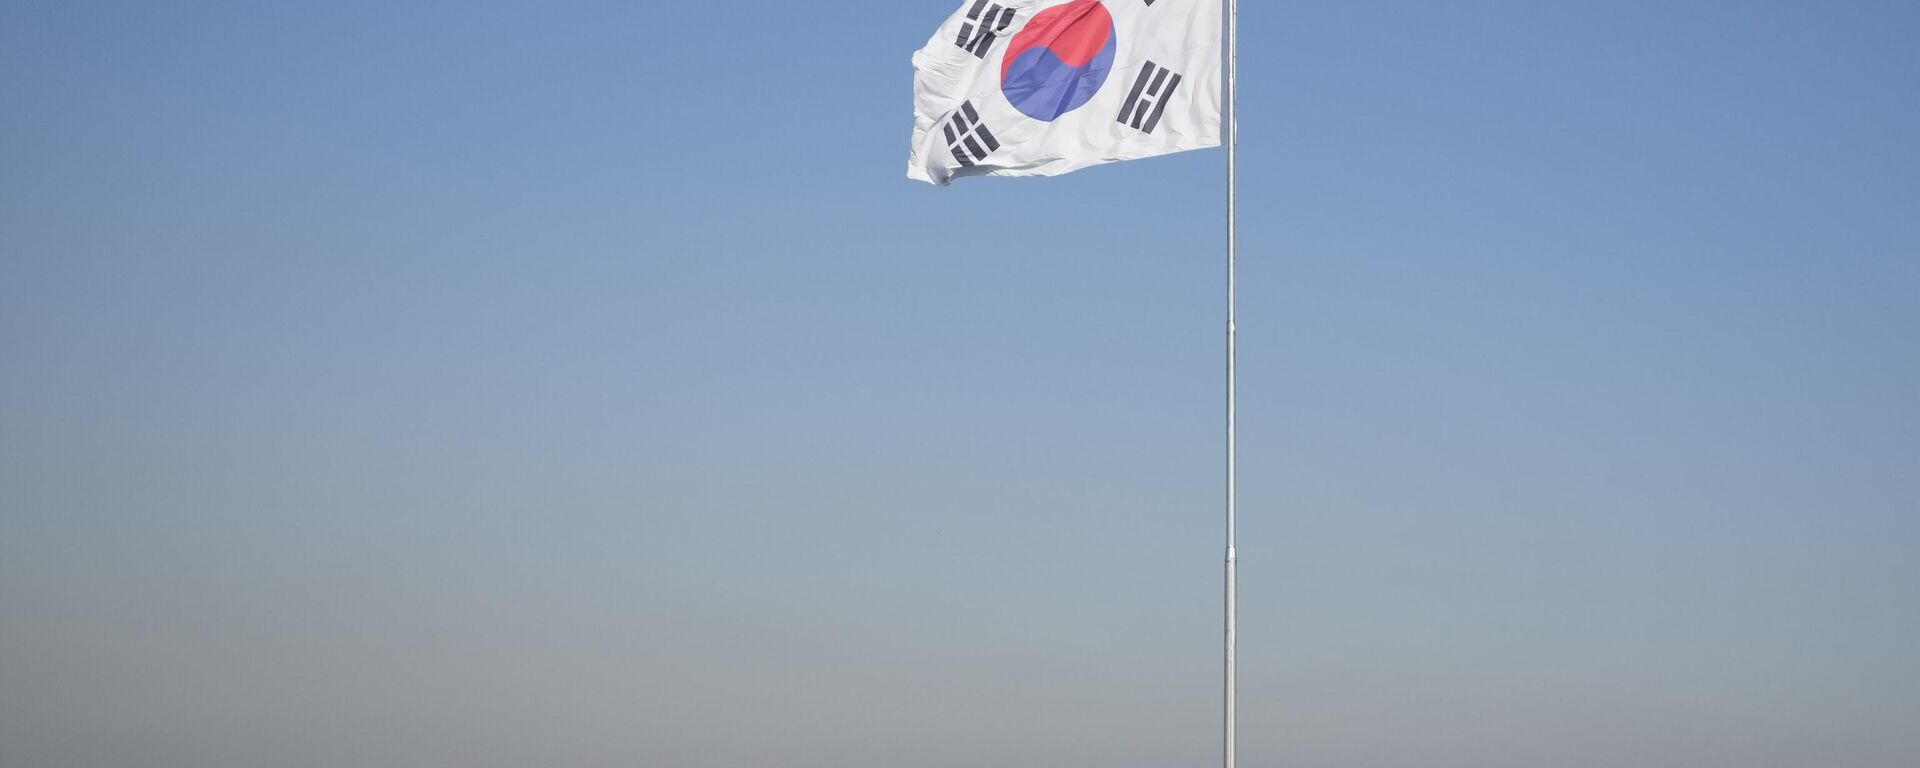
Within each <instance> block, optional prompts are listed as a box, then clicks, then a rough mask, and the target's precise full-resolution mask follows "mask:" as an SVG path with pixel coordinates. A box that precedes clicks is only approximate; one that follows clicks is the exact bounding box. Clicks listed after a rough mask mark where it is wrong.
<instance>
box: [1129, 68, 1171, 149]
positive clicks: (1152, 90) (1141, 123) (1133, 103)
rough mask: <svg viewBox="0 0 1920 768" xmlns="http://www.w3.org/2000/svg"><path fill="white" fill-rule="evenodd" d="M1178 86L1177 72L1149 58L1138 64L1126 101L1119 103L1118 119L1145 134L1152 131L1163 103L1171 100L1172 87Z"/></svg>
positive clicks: (1162, 109) (1162, 111)
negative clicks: (1138, 74) (1138, 68)
mask: <svg viewBox="0 0 1920 768" xmlns="http://www.w3.org/2000/svg"><path fill="white" fill-rule="evenodd" d="M1179 87H1180V73H1178V72H1175V71H1173V70H1171V69H1167V68H1166V67H1163V66H1160V65H1158V64H1155V63H1153V62H1151V61H1149V62H1147V63H1146V64H1143V65H1141V67H1140V76H1139V77H1136V78H1134V80H1133V90H1131V91H1128V92H1127V100H1126V101H1125V102H1124V103H1122V104H1121V105H1120V117H1119V120H1120V122H1122V123H1125V124H1127V125H1131V126H1133V127H1135V128H1138V129H1140V130H1141V131H1143V132H1145V133H1153V128H1154V126H1156V125H1159V124H1160V115H1161V114H1163V113H1165V112H1166V111H1167V102H1169V101H1172V100H1173V90H1174V89H1175V88H1179Z"/></svg>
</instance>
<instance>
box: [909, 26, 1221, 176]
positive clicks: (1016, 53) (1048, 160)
mask: <svg viewBox="0 0 1920 768" xmlns="http://www.w3.org/2000/svg"><path fill="white" fill-rule="evenodd" d="M1220 6H1221V0H962V2H961V4H960V9H959V10H958V11H956V12H955V13H954V14H953V16H952V17H951V18H949V19H947V22H946V23H945V24H942V25H940V30H939V31H938V32H935V33H934V34H933V39H932V40H929V41H927V46H926V47H925V48H922V49H920V51H919V52H918V53H915V54H914V55H913V68H914V78H913V109H914V120H913V147H912V151H911V152H910V153H909V155H908V159H907V178H910V179H918V180H920V181H926V182H930V183H933V184H942V185H944V184H947V183H949V182H951V181H952V180H953V179H955V178H958V177H962V176H1054V175H1058V174H1062V173H1066V172H1068V171H1075V170H1079V169H1081V168H1085V167H1087V166H1090V165H1098V164H1101V163H1111V162H1115V161H1118V160H1134V159H1138V158H1142V157H1151V156H1154V155H1164V154H1167V153H1170V152H1180V151H1183V150H1188V149H1202V148H1206V147H1217V146H1219V145H1220Z"/></svg>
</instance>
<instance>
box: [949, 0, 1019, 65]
mask: <svg viewBox="0 0 1920 768" xmlns="http://www.w3.org/2000/svg"><path fill="white" fill-rule="evenodd" d="M1012 24H1013V9H1012V8H1002V7H1000V6H999V5H997V4H994V3H990V2H987V0H974V2H973V8H972V9H970V10H968V11H967V21H964V22H961V24H960V39H958V40H955V41H953V44H954V45H957V46H960V49H961V50H964V51H966V52H968V53H971V54H973V55H974V56H977V57H979V58H982V59H984V58H986V57H987V51H988V50H989V49H991V48H993V41H994V40H997V39H999V37H1000V33H1001V32H1005V31H1007V27H1009V26H1011V25H1012Z"/></svg>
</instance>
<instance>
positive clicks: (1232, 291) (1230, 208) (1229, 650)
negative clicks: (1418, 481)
mask: <svg viewBox="0 0 1920 768" xmlns="http://www.w3.org/2000/svg"><path fill="white" fill-rule="evenodd" d="M1223 1H1224V2H1225V3H1226V4H1227V126H1226V127H1227V567H1226V582H1227V583H1226V590H1227V600H1226V603H1227V617H1226V649H1225V650H1226V657H1227V661H1226V686H1225V688H1226V702H1225V709H1226V711H1225V713H1224V714H1225V717H1224V720H1225V733H1224V734H1223V736H1224V738H1225V742H1226V743H1225V745H1224V747H1223V749H1222V761H1223V765H1224V766H1225V768H1234V757H1235V755H1234V750H1235V745H1234V732H1233V731H1234V711H1233V709H1234V694H1235V690H1234V689H1235V682H1234V658H1233V641H1234V624H1233V619H1234V615H1233V614H1234V608H1235V605H1236V603H1237V602H1238V601H1239V595H1238V594H1237V592H1238V586H1239V575H1238V573H1237V572H1236V569H1235V566H1236V562H1235V558H1234V551H1233V544H1234V534H1235V530H1234V527H1235V520H1234V518H1235V512H1236V511H1237V509H1236V505H1237V501H1238V500H1237V498H1236V494H1237V487H1238V481H1239V476H1238V466H1237V460H1238V457H1237V456H1236V452H1237V443H1236V440H1235V437H1236V436H1235V434H1234V422H1235V420H1236V417H1237V416H1238V413H1237V412H1236V410H1235V405H1236V403H1235V402H1234V401H1235V397H1236V395H1237V392H1236V391H1235V389H1236V383H1237V382H1236V376H1235V370H1234V364H1235V362H1236V358H1237V357H1238V356H1239V343H1238V339H1237V338H1236V329H1235V328H1234V310H1235V306H1234V305H1235V300H1236V299H1237V296H1236V284H1237V282H1238V278H1239V274H1238V272H1237V268H1238V265H1237V263H1236V261H1237V259H1236V256H1237V253H1236V251H1237V250H1238V248H1239V238H1240V233H1239V221H1238V219H1237V215H1238V205H1239V200H1238V197H1237V191H1238V184H1239V181H1240V179H1239V165H1240V163H1239V161H1240V0H1223Z"/></svg>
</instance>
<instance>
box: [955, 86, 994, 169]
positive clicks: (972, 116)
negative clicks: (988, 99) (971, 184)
mask: <svg viewBox="0 0 1920 768" xmlns="http://www.w3.org/2000/svg"><path fill="white" fill-rule="evenodd" d="M940 127H941V129H942V130H945V131H946V133H947V151H949V152H952V153H953V159H955V160H958V161H960V164H961V165H973V163H974V161H976V160H985V159H987V155H990V154H993V151H994V150H996V149H999V148H1000V140H999V139H995V138H994V137H993V132H992V131H989V130H987V126H985V125H982V124H981V123H980V113H979V112H977V111H974V108H973V102H971V101H963V102H960V108H959V109H956V110H954V111H953V117H952V118H951V119H949V120H948V121H947V124H946V125H943V126H940Z"/></svg>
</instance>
